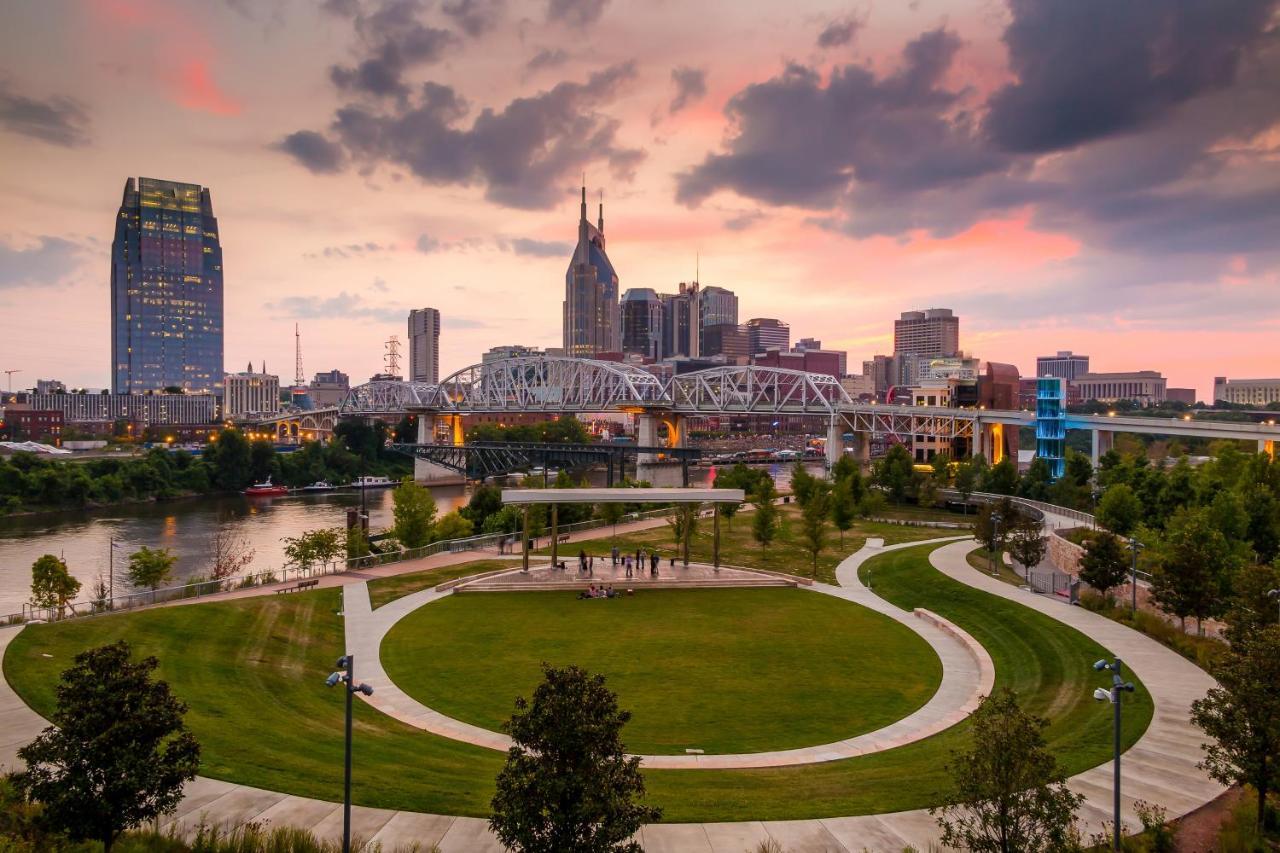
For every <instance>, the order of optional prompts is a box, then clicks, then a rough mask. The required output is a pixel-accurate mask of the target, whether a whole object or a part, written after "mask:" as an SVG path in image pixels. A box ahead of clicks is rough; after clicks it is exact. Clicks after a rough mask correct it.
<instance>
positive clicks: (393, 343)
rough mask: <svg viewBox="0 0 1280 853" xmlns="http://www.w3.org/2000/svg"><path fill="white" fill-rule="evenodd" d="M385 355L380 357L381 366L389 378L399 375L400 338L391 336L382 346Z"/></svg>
mask: <svg viewBox="0 0 1280 853" xmlns="http://www.w3.org/2000/svg"><path fill="white" fill-rule="evenodd" d="M384 347H385V349H386V351H387V352H386V355H384V356H383V357H382V366H383V367H385V368H386V371H387V374H388V375H390V376H399V375H400V338H398V337H396V336H395V335H392V336H391V337H389V338H387V342H386V344H385V345H384Z"/></svg>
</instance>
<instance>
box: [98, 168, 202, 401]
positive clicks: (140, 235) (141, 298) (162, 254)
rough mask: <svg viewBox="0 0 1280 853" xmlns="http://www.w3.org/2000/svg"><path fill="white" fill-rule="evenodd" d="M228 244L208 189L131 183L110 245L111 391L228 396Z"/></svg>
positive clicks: (147, 180) (146, 181)
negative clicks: (225, 353) (225, 345)
mask: <svg viewBox="0 0 1280 853" xmlns="http://www.w3.org/2000/svg"><path fill="white" fill-rule="evenodd" d="M222 376H223V368H222V244H221V243H220V242H219V240H218V220H217V219H215V218H214V216H213V203H212V201H211V200H210V198H209V190H208V189H207V188H205V187H202V186H200V185H198V184H181V183H176V182H173V181H158V180H155V179H154V178H138V179H137V182H136V183H135V181H134V179H133V178H129V179H128V180H127V181H126V182H125V185H124V198H123V199H122V200H121V202H120V213H119V215H117V216H116V234H115V240H114V241H113V242H112V244H111V389H112V390H113V391H114V392H115V393H117V394H136V393H141V392H146V391H162V390H164V389H165V388H168V387H177V388H182V389H183V390H185V391H189V392H191V393H211V394H219V393H221V392H222Z"/></svg>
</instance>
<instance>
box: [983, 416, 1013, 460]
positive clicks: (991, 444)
mask: <svg viewBox="0 0 1280 853" xmlns="http://www.w3.org/2000/svg"><path fill="white" fill-rule="evenodd" d="M1014 434H1015V435H1017V433H1016V432H1015V433H1014ZM973 436H974V445H975V447H974V455H975V456H981V457H983V458H984V459H986V460H987V464H988V465H997V464H999V463H1000V462H1001V461H1003V460H1004V457H1005V455H1006V453H1008V452H1010V450H1009V448H1007V447H1006V446H1005V432H1004V424H998V423H997V424H984V423H981V422H975V423H974V425H973ZM1015 441H1016V439H1015ZM1016 447H1017V445H1016V443H1015V444H1014V450H1013V452H1014V453H1016V452H1017V451H1016Z"/></svg>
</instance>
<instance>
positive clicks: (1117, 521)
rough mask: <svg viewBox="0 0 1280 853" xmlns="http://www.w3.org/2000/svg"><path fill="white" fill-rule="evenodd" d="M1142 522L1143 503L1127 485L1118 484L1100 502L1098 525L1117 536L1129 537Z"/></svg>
mask: <svg viewBox="0 0 1280 853" xmlns="http://www.w3.org/2000/svg"><path fill="white" fill-rule="evenodd" d="M1140 521H1142V501H1140V500H1138V496H1137V495H1136V494H1134V491H1133V489H1132V488H1130V486H1129V485H1128V484H1127V483H1117V484H1116V485H1114V486H1112V487H1111V488H1109V489H1107V490H1106V491H1105V492H1103V493H1102V500H1100V501H1098V523H1099V524H1101V525H1102V526H1103V527H1105V528H1107V529H1108V530H1110V531H1111V532H1112V533H1114V534H1116V535H1117V536H1128V535H1129V534H1130V533H1132V532H1133V529H1134V528H1135V527H1137V526H1138V523H1139V522H1140Z"/></svg>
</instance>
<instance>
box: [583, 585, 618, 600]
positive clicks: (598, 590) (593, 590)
mask: <svg viewBox="0 0 1280 853" xmlns="http://www.w3.org/2000/svg"><path fill="white" fill-rule="evenodd" d="M617 597H618V593H617V592H615V591H614V589H613V587H612V586H608V587H605V586H596V585H595V584H592V585H591V586H589V587H587V588H586V589H584V590H582V591H581V592H579V593H578V598H579V599H583V598H617Z"/></svg>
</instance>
